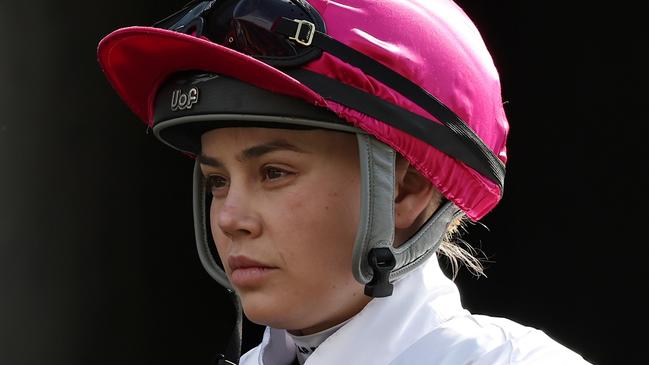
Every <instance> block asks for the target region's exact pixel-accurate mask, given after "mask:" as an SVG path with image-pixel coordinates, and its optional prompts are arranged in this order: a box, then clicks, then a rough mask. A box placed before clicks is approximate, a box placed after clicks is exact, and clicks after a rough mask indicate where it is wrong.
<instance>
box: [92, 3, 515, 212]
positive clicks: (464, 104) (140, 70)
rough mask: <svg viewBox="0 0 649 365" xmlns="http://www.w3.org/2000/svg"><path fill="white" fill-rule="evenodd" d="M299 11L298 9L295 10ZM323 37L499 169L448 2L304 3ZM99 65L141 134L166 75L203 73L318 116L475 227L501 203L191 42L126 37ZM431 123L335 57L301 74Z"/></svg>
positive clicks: (359, 117) (500, 151) (501, 117)
mask: <svg viewBox="0 0 649 365" xmlns="http://www.w3.org/2000/svg"><path fill="white" fill-rule="evenodd" d="M296 1H297V0H296ZM308 3H310V4H311V6H313V7H314V8H315V9H316V10H317V11H318V12H319V13H320V15H321V16H322V18H323V19H324V22H325V24H326V28H327V34H328V35H329V36H331V37H332V38H334V39H336V40H338V41H339V42H342V43H344V44H346V45H347V46H350V47H352V48H354V49H356V50H357V51H360V52H362V53H364V54H366V55H368V56H370V57H372V58H374V59H375V60H377V61H379V62H381V63H383V64H384V65H386V66H388V67H390V68H391V69H393V70H395V71H396V72H398V73H400V74H402V75H403V76H405V77H406V78H408V79H410V80H411V81H413V82H414V83H415V84H417V85H418V86H420V87H421V88H423V89H424V90H426V91H427V92H428V93H430V94H431V95H433V96H435V97H436V98H437V99H439V100H440V101H441V102H442V103H444V104H445V105H446V106H447V107H449V108H450V109H451V110H452V111H454V112H455V113H456V114H457V115H458V116H459V117H460V118H462V119H463V120H464V121H465V122H466V124H467V125H468V126H469V127H470V128H471V129H472V130H473V131H474V132H475V133H476V134H477V135H478V136H479V137H480V138H481V139H482V140H483V142H484V143H485V144H486V146H488V147H489V149H491V150H492V151H493V152H494V154H495V155H496V156H497V157H498V158H499V159H500V160H501V161H503V163H504V162H506V159H507V155H506V139H507V133H508V129H509V126H508V122H507V118H506V116H505V112H504V109H503V105H502V98H501V89H500V80H499V76H498V72H497V70H496V67H495V66H494V63H493V60H492V58H491V55H490V54H489V51H488V50H487V48H486V45H485V44H484V41H483V39H482V37H481V35H480V33H479V31H478V30H477V29H476V27H475V26H474V24H473V23H472V21H471V20H470V19H469V18H468V16H467V15H466V14H465V13H464V11H463V10H462V9H461V8H459V7H458V6H457V5H456V4H455V3H454V2H452V1H451V0H383V1H374V0H344V1H336V2H333V1H328V0H309V1H308ZM98 52H99V61H100V63H101V65H102V67H103V69H104V71H105V72H106V74H107V77H108V79H109V80H110V82H111V83H112V85H113V87H115V89H116V90H117V92H118V94H120V96H122V98H123V99H124V100H125V101H126V103H127V104H128V105H129V106H130V107H131V108H132V109H133V111H134V112H135V113H136V114H137V115H138V116H139V117H140V118H141V119H143V121H144V122H145V123H147V124H149V125H152V124H153V112H152V111H153V104H154V102H155V100H154V99H155V95H156V91H157V89H158V88H159V86H160V85H161V83H162V82H163V81H164V80H165V79H166V78H168V77H169V76H170V75H171V74H173V73H175V72H178V71H183V70H192V69H193V70H203V71H209V72H215V73H220V74H223V75H226V76H229V77H233V78H237V79H240V80H242V81H244V82H248V83H250V84H252V85H255V86H258V87H261V88H265V89H268V90H271V91H274V92H277V93H281V94H285V95H289V96H293V97H297V98H301V99H303V100H305V101H307V102H308V103H310V104H313V105H318V106H322V107H326V108H328V109H330V110H331V111H333V112H334V113H336V114H337V115H338V116H339V117H340V118H342V119H344V120H346V121H348V122H349V123H350V124H352V125H353V126H355V127H357V128H360V129H363V130H365V131H367V132H368V133H370V134H372V135H374V136H375V137H376V138H377V139H379V140H380V141H382V142H384V143H386V144H387V145H389V146H390V147H392V148H393V149H394V150H396V151H397V152H399V153H400V154H401V155H403V156H404V157H405V158H406V159H407V160H408V161H410V163H411V164H412V165H413V166H414V167H415V168H416V169H417V170H418V171H419V172H420V173H422V175H424V176H426V177H427V178H428V179H429V180H430V181H431V182H432V183H433V185H434V186H435V187H436V188H437V189H438V190H439V191H440V192H441V193H442V194H443V195H444V196H446V197H447V198H448V199H449V200H451V201H452V202H454V203H455V204H456V205H457V206H458V207H460V208H461V209H462V210H463V211H464V212H465V213H466V214H467V216H469V217H470V218H471V219H473V220H479V219H481V218H482V217H483V216H484V215H485V214H487V213H488V212H489V211H490V210H492V209H493V208H494V207H495V206H496V204H497V203H498V201H499V200H500V199H501V197H502V191H501V188H500V187H498V185H496V184H495V183H493V182H492V181H490V180H489V179H488V178H486V177H484V176H482V175H481V174H479V173H478V172H476V171H475V170H473V169H472V168H470V167H468V166H466V165H465V164H464V163H462V162H460V161H458V160H456V159H454V158H452V157H450V156H448V155H446V154H444V153H442V152H440V151H439V150H437V149H436V148H434V147H432V146H430V145H428V144H426V143H425V142H423V141H421V140H419V139H418V138H417V136H413V135H410V134H407V133H405V132H402V131H400V130H398V129H395V128H393V127H391V126H389V125H388V124H386V123H384V122H382V121H380V120H377V119H374V118H372V117H369V116H367V115H365V114H363V113H360V112H358V111H357V110H354V109H353V108H350V107H347V106H343V105H340V104H338V103H335V102H332V101H330V100H325V99H324V98H323V97H322V96H320V95H318V94H317V93H315V92H314V91H313V90H311V89H309V88H308V87H306V86H304V85H303V84H301V83H300V82H299V81H297V80H295V79H293V78H291V77H290V76H288V75H287V74H286V73H284V72H282V70H281V69H278V68H274V67H271V66H269V65H266V64H264V63H263V62H261V61H259V60H256V59H254V58H252V57H250V56H247V55H244V54H241V53H239V52H236V51H234V50H231V49H229V48H226V47H223V46H220V45H217V44H214V43H211V42H209V41H207V40H204V39H200V38H197V37H193V36H189V35H185V34H181V33H176V32H172V31H167V30H161V29H155V28H149V27H132V28H125V29H121V30H118V31H115V32H113V33H112V34H110V35H108V36H107V37H106V38H104V40H102V42H101V43H100V45H99V50H98ZM302 67H303V68H305V69H308V70H310V71H313V72H316V73H319V74H322V75H326V76H328V77H331V78H335V79H337V80H339V81H341V82H343V83H345V84H347V85H350V86H353V87H355V88H358V89H360V90H363V91H365V92H367V93H370V94H373V95H375V96H377V97H379V98H381V99H383V100H385V101H387V102H390V103H393V104H395V105H398V106H400V107H402V108H405V109H407V110H409V111H412V112H414V113H417V114H419V115H421V116H424V117H426V118H428V119H429V120H430V123H439V122H438V121H437V120H435V118H434V117H432V116H431V115H430V114H429V113H427V112H426V111H424V110H422V108H420V107H419V106H417V105H415V104H414V103H413V102H412V101H410V100H409V99H408V98H406V97H404V96H403V95H401V94H399V93H398V92H396V91H394V90H392V89H391V88H389V87H388V86H386V85H384V84H382V83H381V82H379V81H377V80H376V79H374V78H373V77H371V76H369V75H367V74H365V73H364V72H363V71H362V70H361V69H359V68H356V67H354V66H351V65H349V64H347V63H345V62H343V61H341V60H339V59H337V58H336V57H335V56H333V55H330V54H327V53H326V52H323V54H322V56H321V57H320V58H318V59H316V60H314V61H312V62H310V63H308V64H305V65H303V66H302Z"/></svg>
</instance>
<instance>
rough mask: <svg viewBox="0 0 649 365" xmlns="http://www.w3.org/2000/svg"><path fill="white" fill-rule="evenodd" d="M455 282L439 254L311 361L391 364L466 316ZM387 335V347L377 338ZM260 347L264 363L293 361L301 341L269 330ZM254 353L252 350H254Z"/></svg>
mask: <svg viewBox="0 0 649 365" xmlns="http://www.w3.org/2000/svg"><path fill="white" fill-rule="evenodd" d="M465 313H466V311H464V310H463V309H462V305H461V302H460V295H459V292H458V289H457V287H456V286H455V284H454V283H453V282H452V281H451V280H450V279H448V278H447V277H446V276H445V275H444V273H443V272H442V270H441V269H440V267H439V264H438V262H437V259H436V256H433V257H431V258H430V259H428V260H427V262H426V263H425V264H423V265H422V266H421V267H419V268H417V269H416V270H413V271H412V272H411V273H409V274H408V275H406V276H405V277H403V278H402V279H401V280H399V281H397V282H395V283H394V293H393V294H392V296H390V297H387V298H375V299H372V301H370V302H369V303H368V304H367V305H366V306H365V308H363V310H361V311H360V312H359V313H358V314H357V315H356V316H354V317H353V318H351V319H350V320H349V322H347V323H346V324H345V325H344V326H343V327H341V328H340V329H339V330H338V331H336V332H335V333H334V334H332V335H331V336H330V337H328V338H327V339H326V340H325V341H324V342H323V343H322V344H321V345H320V346H319V347H318V349H317V351H315V352H314V353H313V354H311V356H310V357H309V359H308V362H307V364H309V365H325V364H326V365H329V364H344V363H347V364H370V363H377V361H376V360H377V359H383V360H381V361H379V362H380V363H389V362H390V361H391V360H392V359H393V358H394V357H395V356H397V355H398V354H399V352H400V350H401V349H403V348H404V347H407V346H409V345H410V344H413V343H414V342H415V341H417V340H418V339H419V338H421V337H422V336H424V335H425V334H426V333H428V332H430V331H432V330H433V329H434V328H436V327H438V326H439V325H440V324H441V323H443V322H445V321H447V320H448V319H450V318H451V317H454V316H457V315H461V314H465ZM377 336H381V337H382V339H381V344H382V346H376V344H375V342H374V341H375V339H376V338H377ZM257 350H259V351H258V352H257V351H253V352H257V353H258V356H259V357H258V359H257V363H258V364H260V365H262V364H263V365H270V364H278V363H279V364H290V363H291V362H292V361H293V359H295V356H296V350H295V344H294V343H293V340H292V339H291V338H290V336H289V335H288V334H287V332H286V331H285V330H283V329H275V328H266V331H265V332H264V337H263V339H262V343H261V344H260V345H259V347H258V349H257ZM251 355H252V354H251Z"/></svg>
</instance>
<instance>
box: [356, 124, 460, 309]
mask: <svg viewBox="0 0 649 365" xmlns="http://www.w3.org/2000/svg"><path fill="white" fill-rule="evenodd" d="M357 139H358V150H359V156H360V165H361V215H360V222H359V227H358V231H357V234H356V242H355V244H354V253H353V255H352V271H353V273H354V277H355V278H356V280H357V281H358V282H359V283H361V284H365V295H367V296H370V297H386V296H390V295H392V289H393V288H392V283H393V282H394V281H396V280H397V279H399V278H401V277H403V276H404V275H406V274H407V273H408V272H410V271H412V270H414V269H415V268H417V267H419V266H420V265H421V264H423V263H424V262H425V261H426V259H427V258H428V257H430V256H431V255H432V254H433V253H434V252H435V251H436V250H437V248H438V247H439V245H440V243H441V241H442V238H443V237H444V234H445V233H446V230H447V227H448V225H449V223H450V222H451V221H452V220H453V219H454V218H455V217H457V216H458V215H459V214H461V211H460V209H459V208H458V207H457V206H455V204H453V203H452V202H447V203H446V204H444V205H443V206H441V207H439V208H438V209H437V211H436V212H435V214H433V216H432V217H430V218H429V219H428V220H427V221H426V223H424V225H423V226H422V227H421V228H419V230H418V231H417V233H415V234H414V235H413V236H412V237H411V238H410V239H409V240H407V241H406V242H405V243H403V244H402V245H400V246H399V247H398V248H394V247H393V246H394V226H395V225H394V199H395V191H396V187H395V184H396V179H395V164H396V162H395V161H396V152H395V151H394V150H393V149H392V148H391V147H389V146H387V145H386V144H384V143H382V142H380V141H378V140H377V139H375V138H374V137H372V136H370V135H367V134H357Z"/></svg>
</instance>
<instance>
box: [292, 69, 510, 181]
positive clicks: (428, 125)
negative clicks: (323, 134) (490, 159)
mask: <svg viewBox="0 0 649 365" xmlns="http://www.w3.org/2000/svg"><path fill="white" fill-rule="evenodd" d="M286 73H287V74H288V75H289V76H291V77H293V78H294V79H296V80H298V81H300V82H301V83H303V84H304V85H306V86H307V87H309V88H310V89H312V90H313V91H315V92H317V93H318V94H320V95H322V96H323V97H324V98H325V99H328V100H331V101H334V102H336V103H338V104H341V105H344V106H347V107H350V108H354V109H356V110H358V111H360V112H361V113H363V114H366V115H368V116H370V117H372V118H375V119H377V120H381V121H383V122H384V123H386V124H388V125H390V126H392V127H394V128H396V129H399V130H401V131H404V132H406V133H408V134H410V135H413V136H417V138H418V139H420V140H422V141H424V142H425V143H427V144H429V145H431V146H433V147H435V148H437V149H438V150H440V151H442V152H444V153H445V154H447V155H449V156H451V157H454V158H456V159H458V160H460V161H462V162H464V163H465V164H467V165H468V166H469V167H471V168H473V169H474V170H476V171H477V172H479V173H481V174H482V175H484V176H486V177H487V178H489V179H490V180H491V181H493V182H495V183H496V184H498V185H499V186H501V187H502V184H503V181H502V180H501V179H499V176H498V175H497V174H496V173H495V171H494V170H493V169H491V168H490V166H489V165H488V164H487V163H486V161H485V159H484V158H483V155H482V154H476V151H475V149H473V148H471V145H470V144H468V143H467V141H466V139H463V138H461V137H460V136H458V135H457V134H456V133H455V131H454V130H452V129H450V128H448V127H445V126H444V125H441V124H438V123H434V122H431V121H430V120H428V119H426V118H424V117H422V116H420V115H419V114H415V113H413V112H411V111H409V110H407V109H403V108H401V107H399V106H397V105H394V104H391V103H389V102H387V101H385V100H383V99H381V98H379V97H377V96H374V95H371V94H368V93H365V92H363V91H361V90H359V89H357V88H355V87H352V86H349V85H346V84H344V83H342V82H340V81H338V80H336V79H332V78H329V77H327V76H323V75H320V74H318V73H315V72H311V71H308V70H303V69H297V70H289V71H286Z"/></svg>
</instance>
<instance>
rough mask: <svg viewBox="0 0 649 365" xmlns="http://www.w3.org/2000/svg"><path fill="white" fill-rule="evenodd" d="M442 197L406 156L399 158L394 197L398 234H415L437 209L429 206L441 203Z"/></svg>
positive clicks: (395, 223)
mask: <svg viewBox="0 0 649 365" xmlns="http://www.w3.org/2000/svg"><path fill="white" fill-rule="evenodd" d="M399 157H400V156H399ZM440 197H441V194H440V193H439V192H438V191H437V189H435V188H434V187H433V185H432V184H431V182H430V181H429V180H428V179H427V178H425V177H424V176H422V175H421V174H420V173H419V172H418V171H417V170H416V169H415V168H414V167H412V166H411V165H410V163H408V161H407V160H406V159H405V158H403V157H400V158H398V160H397V165H396V196H395V198H394V215H395V217H394V220H395V222H394V225H395V229H396V231H397V233H398V235H403V234H405V235H409V234H411V233H412V234H414V233H415V232H416V231H417V230H418V229H419V227H420V226H421V225H422V224H423V223H424V222H425V221H426V219H427V218H428V217H427V215H429V214H430V213H432V212H434V211H435V210H437V206H434V207H430V208H431V209H427V208H428V207H429V206H430V205H431V204H437V205H439V201H440ZM400 231H401V232H400ZM399 233H401V234H399Z"/></svg>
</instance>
